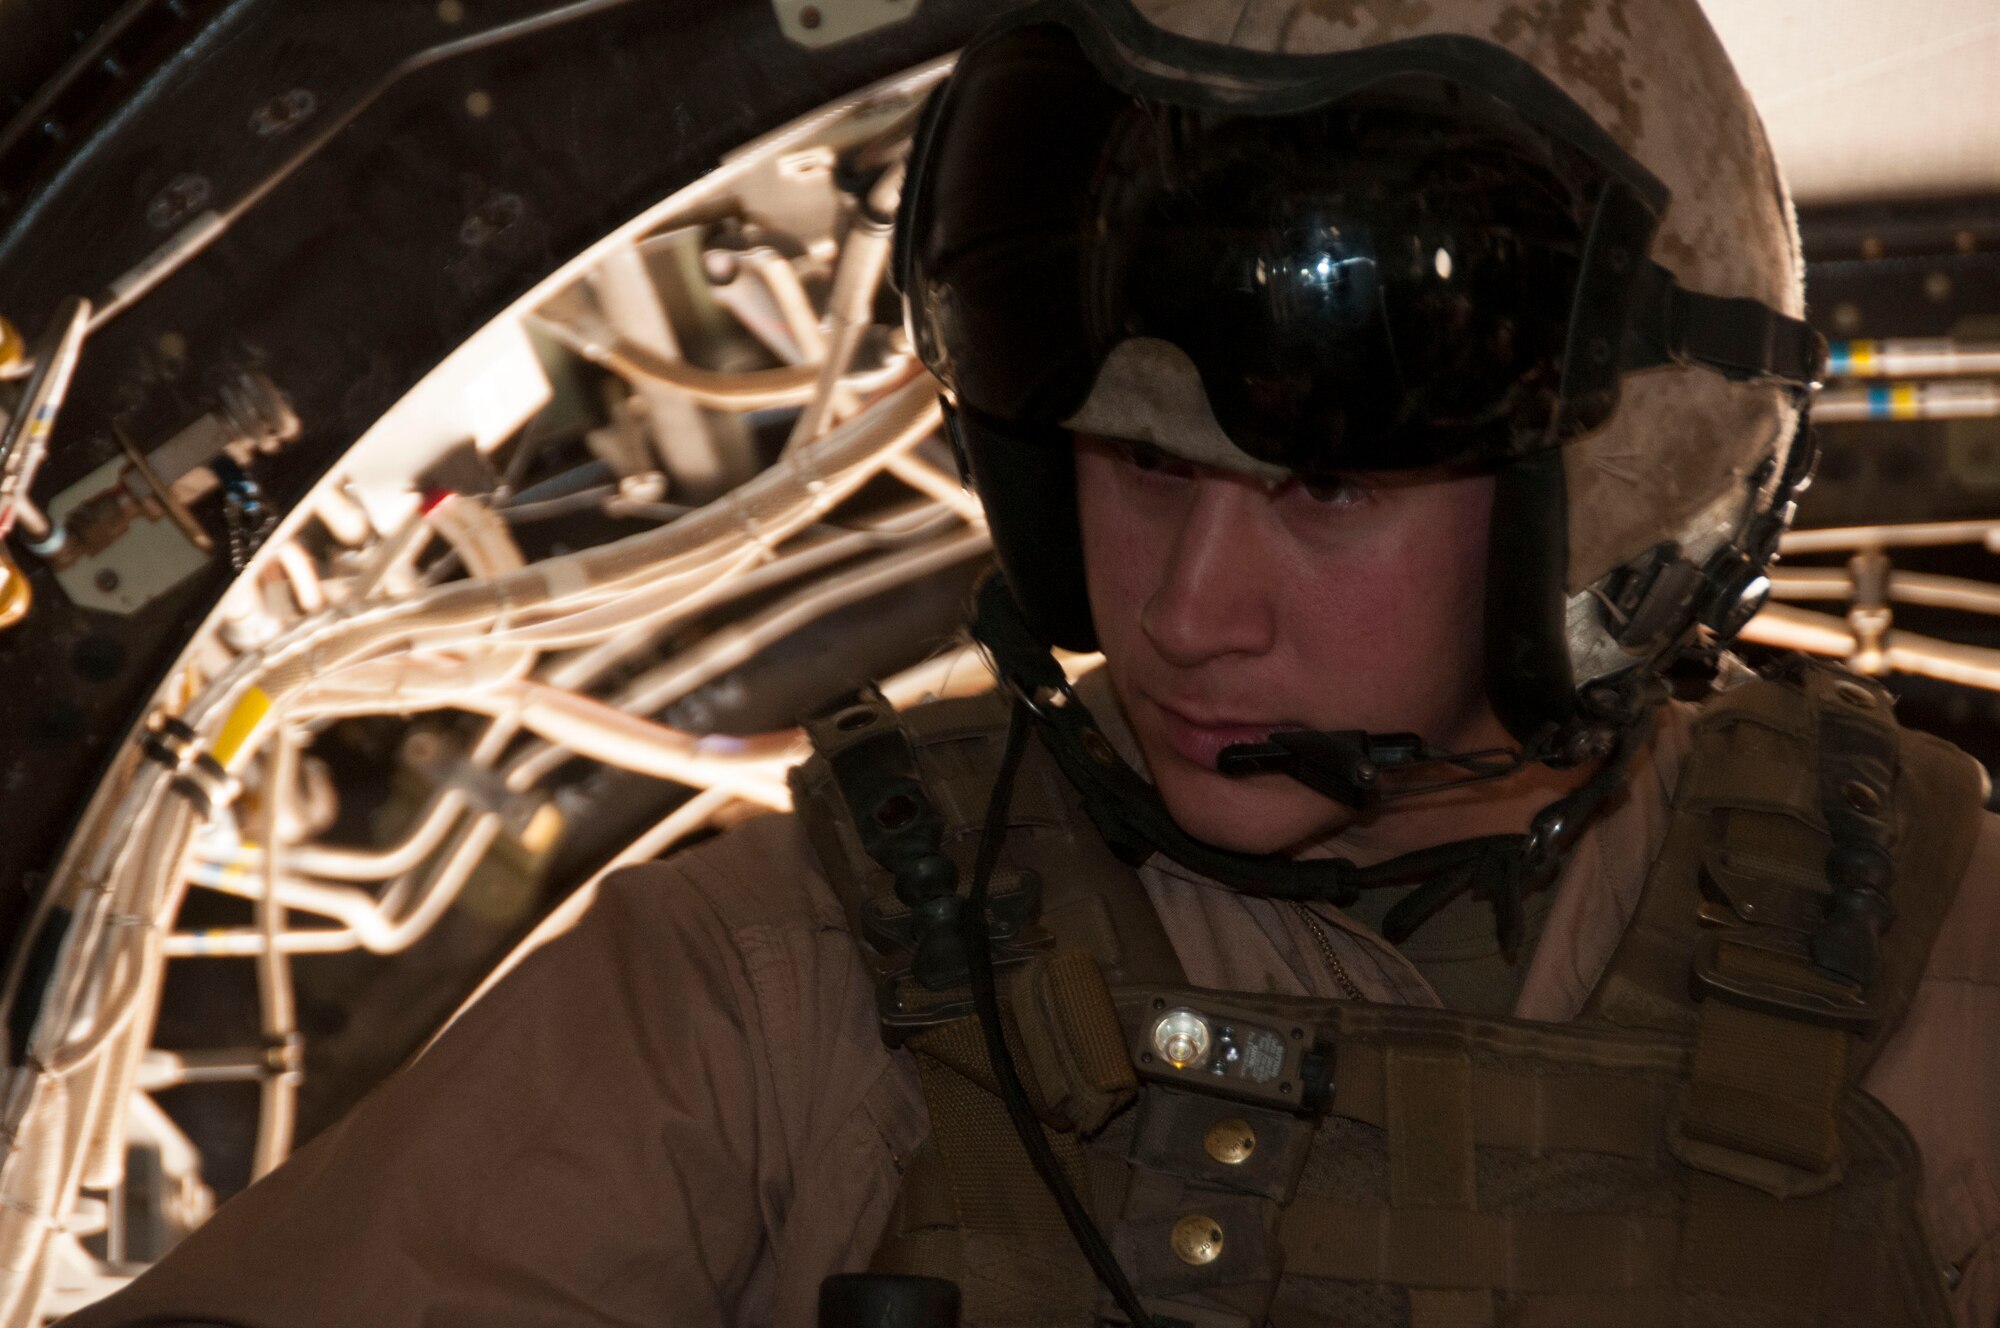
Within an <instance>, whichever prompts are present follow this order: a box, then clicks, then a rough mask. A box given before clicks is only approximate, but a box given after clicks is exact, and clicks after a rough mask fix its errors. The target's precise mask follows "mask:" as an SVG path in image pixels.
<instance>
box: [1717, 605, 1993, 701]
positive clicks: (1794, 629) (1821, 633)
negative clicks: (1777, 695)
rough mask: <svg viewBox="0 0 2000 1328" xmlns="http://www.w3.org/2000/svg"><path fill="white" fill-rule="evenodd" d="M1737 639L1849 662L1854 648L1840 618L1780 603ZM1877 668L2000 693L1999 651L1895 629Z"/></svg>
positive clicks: (1844, 624) (1753, 622)
mask: <svg viewBox="0 0 2000 1328" xmlns="http://www.w3.org/2000/svg"><path fill="white" fill-rule="evenodd" d="M1742 637H1743V639H1744V640H1745V641H1751V642H1754V643H1756V644H1758V645H1768V646H1778V647H1781V648H1784V649H1788V650H1803V651H1806V652H1807V653H1809V654H1814V655H1832V656H1834V657H1836V658H1840V659H1847V658H1850V657H1851V656H1852V655H1853V654H1854V652H1855V647H1856V645H1857V642H1856V641H1855V639H1854V634H1853V633H1852V632H1850V631H1849V630H1848V628H1847V624H1846V623H1844V622H1842V621H1841V620H1840V619H1838V618H1835V617H1833V616H1831V615H1829V614H1824V613H1814V612H1812V611H1811V610H1808V609H1795V608H1792V607H1790V606H1789V605H1784V604H1771V605H1767V606H1766V607H1765V608H1764V611H1763V612H1761V613H1759V614H1758V615H1757V616H1756V617H1755V618H1752V619H1751V620H1750V624H1749V626H1747V627H1745V628H1744V629H1743V633H1742ZM1882 666H1883V669H1884V671H1886V672H1890V673H1913V674H1917V675H1918V676H1920V677H1926V678H1938V679H1941V680H1943V681H1945V682H1955V683H1961V684H1963V685H1965V686H1967V687H1982V688H1985V689H1986V690H1988V691H2000V650H1989V649H1986V648H1984V647H1980V646H1966V645H1960V644H1958V643H1957V642H1955V641H1940V640H1938V639H1936V638H1935V637H1928V636H1918V635H1916V634H1915V633H1912V632H1901V631H1899V632H1893V633H1891V634H1890V636H1889V638H1888V640H1887V641H1886V642H1885V643H1884V645H1883V650H1882Z"/></svg>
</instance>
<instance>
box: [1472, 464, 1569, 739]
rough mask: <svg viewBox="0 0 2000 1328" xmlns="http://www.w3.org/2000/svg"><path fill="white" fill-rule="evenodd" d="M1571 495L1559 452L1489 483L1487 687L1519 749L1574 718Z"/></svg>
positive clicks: (1510, 468) (1504, 471)
mask: <svg viewBox="0 0 2000 1328" xmlns="http://www.w3.org/2000/svg"><path fill="white" fill-rule="evenodd" d="M1568 571H1569V498H1568V492H1567V487H1566V485H1565V484H1564V480H1563V459H1562V453H1561V452H1543V453H1540V454H1538V455H1535V456H1532V457H1527V458H1525V459H1523V460H1521V461H1517V462H1515V463H1514V464H1512V465H1510V466H1507V467H1505V468H1503V469H1502V470H1501V471H1500V472H1499V473H1498V475H1497V476H1496V479H1495V483H1494V486H1493V517H1492V534H1491V535H1490V536H1489V537H1488V541H1487V556H1486V626H1485V636H1486V691H1487V700H1488V701H1489V702H1490V703H1491V704H1492V706H1493V713H1494V714H1495V716H1497V717H1498V718H1499V720H1500V723H1501V724H1502V726H1504V727H1505V728H1506V730H1507V732H1508V733H1510V734H1511V735H1513V737H1514V738H1515V740H1516V741H1518V742H1520V743H1521V744H1522V745H1523V746H1533V745H1535V744H1537V743H1540V742H1543V741H1545V740H1547V739H1548V738H1549V737H1550V736H1551V735H1552V734H1554V733H1557V732H1560V731H1561V730H1563V729H1565V728H1567V727H1568V726H1569V725H1570V724H1572V723H1573V722H1574V721H1575V719H1576V694H1575V691H1574V687H1575V681H1574V678H1573V677H1572V673H1571V669H1570V655H1569V636H1568V631H1567V617H1566V615H1567V605H1566V602H1565V599H1564V594H1563V591H1564V586H1565V584H1566V581H1567V576H1568Z"/></svg>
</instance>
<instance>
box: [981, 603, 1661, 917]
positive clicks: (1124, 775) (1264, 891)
mask: <svg viewBox="0 0 2000 1328" xmlns="http://www.w3.org/2000/svg"><path fill="white" fill-rule="evenodd" d="M972 632H973V635H974V637H976V638H977V639H978V641H979V642H980V644H982V645H983V646H985V647H986V649H987V650H988V651H989V652H991V655H992V658H993V664H994V667H995V671H996V672H997V673H998V675H999V678H1000V683H1001V686H1002V687H1003V688H1005V689H1006V690H1007V691H1008V692H1010V693H1012V694H1013V695H1014V696H1016V697H1017V698H1019V699H1020V701H1021V703H1022V704H1024V705H1025V706H1026V707H1027V709H1028V711H1029V713H1030V714H1031V715H1032V716H1033V717H1034V719H1035V721H1036V722H1035V728H1036V731H1037V733H1038V734H1039V736H1040V738H1041V740H1042V742H1043V745H1044V746H1046V747H1047V748H1048V750H1049V752H1050V754H1051V755H1052V756H1054V758H1055V761H1056V764H1057V765H1058V766H1059V767H1060V768H1061V770H1062V773H1063V775H1064V776H1065V777H1066V778H1067V779H1068V780H1069V782H1070V784H1071V785H1072V786H1073V787H1074V788H1075V789H1076V790H1077V792H1078V794H1079V795H1080V796H1081V798H1082V802H1083V810H1084V812H1085V814H1087V815H1088V816H1089V817H1090V819H1091V821H1092V823H1093V824H1094V825H1095V826H1096V827H1097V830H1098V833H1099V834H1101V835H1103V837H1104V840H1105V843H1106V844H1108V845H1109V846H1110V847H1111V849H1112V851H1113V852H1115V853H1117V854H1118V855H1119V856H1120V857H1121V858H1123V859H1125V860H1126V861H1127V862H1130V863H1132V864H1133V865H1135V866H1136V865H1138V864H1139V863H1140V862H1143V861H1144V860H1145V859H1146V858H1148V857H1150V856H1152V855H1153V854H1155V853H1158V854H1161V855H1162V856H1164V857H1167V858H1170V859H1172V860H1173V861H1175V862H1177V863H1179V864H1181V865H1182V866H1183V867H1186V868H1187V869H1189V870H1190V871H1194V872H1198V873H1200V874H1201V875H1203V876H1205V877H1207V878H1208V879H1210V880H1212V881H1216V882H1218V883H1220V884H1222V885H1226V886H1228V887H1230V888H1231V889H1235V890H1239V891H1242V892H1243V893H1245V894H1250V895H1257V896H1261V897H1264V898H1271V899H1295V900H1301V901H1315V900H1316V901H1320V902H1323V903H1330V904H1334V905H1336V906H1340V907H1345V906H1346V905H1348V904H1352V903H1353V902H1354V901H1355V900H1356V899H1357V898H1358V897H1359V895H1360V892H1361V891H1362V890H1364V889H1368V888H1371V887H1374V886H1382V885H1414V886H1416V889H1414V890H1413V891H1411V893H1410V894H1409V895H1408V896H1407V897H1406V898H1404V899H1403V900H1401V901H1400V902H1399V903H1397V905H1396V906H1395V907H1394V908H1393V909H1391V910H1390V913H1389V916H1388V917H1386V918H1385V919H1384V920H1383V927H1382V934H1383V935H1384V936H1385V937H1387V938H1388V939H1389V940H1390V941H1392V942H1396V943H1401V942H1402V941H1403V940H1405V939H1406V938H1407V937H1408V936H1409V935H1410V934H1411V933H1412V932H1414V931H1415V930H1416V929H1417V928H1418V927H1420V926H1422V925H1423V923H1424V922H1425V921H1426V920H1427V919H1429V918H1430V917H1431V916H1432V915H1433V914H1435V913H1436V912H1437V911H1438V910H1439V909H1441V908H1443V907H1444V906H1445V905H1446V904H1448V903H1450V902H1451V901H1452V900H1453V899H1455V898H1457V897H1458V896H1459V895H1461V894H1465V893H1467V892H1470V893H1471V894H1472V895H1473V896H1474V897H1476V898H1479V899H1482V900H1485V901H1487V902H1488V903H1490V904H1491V905H1492V907H1493V917H1494V928H1495V931H1496V933H1497V935H1498V937H1499V940H1500V943H1501V946H1502V947H1503V949H1505V950H1507V951H1508V952H1509V953H1513V952H1515V950H1516V948H1517V947H1518V946H1519V944H1520V942H1521V940H1522V935H1523V915H1522V909H1521V898H1522V895H1523V894H1524V893H1525V891H1526V890H1530V889H1534V888H1536V887H1537V886H1539V885H1542V884H1546V883H1547V882H1549V881H1551V880H1553V879H1554V878H1555V875H1556V873H1557V872H1558V871H1559V870H1560V869H1561V867H1562V864H1563V862H1564V861H1565V860H1566V859H1567V858H1568V856H1569V851H1570V849H1571V848H1573V847H1574V846H1575V844H1576V841H1577V838H1578V836H1579V835H1580V834H1581V833H1582V830H1583V827H1584V826H1585V825H1586V824H1587V823H1588V822H1589V821H1590V819H1591V818H1592V816H1594V815H1595V814H1596V812H1597V811H1598V809H1599V808H1600V807H1602V805H1603V804H1604V802H1605V801H1606V800H1607V799H1608V798H1609V797H1610V796H1611V794H1612V793H1613V792H1615V791H1616V789H1617V788H1618V786H1619V785H1620V784H1621V783H1622V782H1623V780H1624V776H1625V770H1626V767H1627V765H1628V764H1629V763H1630V760H1631V757H1632V755H1633V753H1634V752H1635V751H1636V750H1637V748H1638V745H1639V742H1638V740H1639V738H1640V736H1641V735H1642V733H1643V732H1644V728H1645V726H1644V725H1643V724H1642V723H1641V722H1640V721H1641V720H1642V719H1643V718H1644V716H1645V713H1646V711H1645V710H1644V709H1639V710H1635V711H1634V712H1633V713H1632V714H1631V715H1630V716H1628V717H1627V718H1626V720H1625V721H1624V722H1622V723H1620V724H1619V725H1618V728H1617V736H1616V738H1615V741H1614V743H1613V745H1612V749H1611V752H1610V754H1609V755H1608V756H1606V757H1605V759H1604V761H1603V763H1602V764H1601V765H1600V766H1599V767H1598V769H1597V771H1596V772H1595V773H1594V774H1592V775H1591V776H1590V778H1589V779H1587V780H1586V781H1585V782H1584V783H1583V784H1582V785H1581V786H1580V787H1578V788H1576V789H1575V790H1573V791H1571V792H1570V793H1567V794H1565V795H1564V796H1562V797H1560V798H1557V799H1556V800H1555V801H1553V802H1551V803H1550V804H1549V805H1548V806H1546V807H1544V808H1542V809H1541V810H1540V811H1539V812H1537V813H1535V815H1534V817H1533V818H1532V819H1531V821H1530V822H1529V827H1528V830H1527V832H1526V833H1525V834H1499V835H1479V836H1475V837H1473V838H1469V839H1460V840H1454V841H1452V842H1450V843H1446V844H1436V845H1432V846H1429V847H1426V848H1420V849H1416V850H1415V851H1413V852H1409V853H1405V854H1403V855H1401V856H1400V857H1395V858H1391V859H1389V860H1388V861H1386V862H1379V863H1374V864H1372V865H1370V866H1367V867H1360V866H1357V865H1355V864H1354V863H1352V862H1349V861H1347V860H1346V859H1344V858H1302V859H1294V858H1292V857H1290V856H1289V855H1287V854H1284V853H1242V852H1237V851H1235V850H1231V849H1225V848H1220V847H1217V846H1216V845H1214V844H1210V843H1207V842H1205V841H1203V840H1200V839H1197V838H1195V837H1194V836H1193V835H1190V834H1189V833H1188V832H1187V831H1186V830H1183V829H1182V828H1181V826H1180V824H1179V822H1177V821H1175V820H1174V818H1173V814H1172V813H1171V812H1170V811H1169V810H1168V808H1167V805H1166V803H1165V802H1164V801H1163V800H1162V799H1161V797H1160V791H1159V790H1158V789H1157V788H1155V787H1154V786H1153V785H1152V784H1151V783H1150V782H1148V781H1147V780H1146V779H1145V778H1144V777H1142V776H1141V775H1140V774H1139V772H1138V771H1136V770H1134V769H1133V768H1132V767H1131V766H1129V765H1127V764H1126V763H1125V761H1124V759H1123V758H1121V757H1120V756H1119V755H1118V753H1117V752H1116V751H1115V750H1114V749H1113V748H1112V746H1111V743H1110V741H1109V740H1108V739H1106V738H1105V736H1104V734H1103V732H1102V731H1101V730H1099V729H1098V727H1097V725H1096V722H1095V721H1094V720H1092V718H1091V716H1090V711H1089V710H1088V709H1087V708H1086V707H1085V706H1084V704H1083V702H1082V701H1081V700H1079V699H1078V698H1077V696H1076V694H1075V693H1074V692H1072V691H1071V690H1070V687H1069V680H1068V679H1067V678H1066V677H1065V676H1064V675H1063V671H1062V668H1061V666H1060V665H1058V664H1057V663H1056V661H1055V658H1054V657H1053V656H1052V655H1051V654H1050V653H1049V648H1048V645H1047V644H1046V643H1045V642H1044V641H1042V640H1041V638H1039V637H1038V636H1036V635H1035V633H1034V631H1033V629H1032V628H1030V627H1029V626H1028V623H1027V621H1026V619H1025V618H1024V617H1023V616H1022V614H1021V609H1020V606H1019V605H1018V604H1017V603H1016V602H1015V600H1014V593H1013V591H1011V590H1010V589H1008V587H1007V583H1006V582H1005V581H1004V580H1003V579H1002V578H1001V577H999V576H997V575H995V576H990V577H988V578H987V579H986V581H985V583H984V584H983V585H981V586H980V588H979V593H978V601H977V607H976V609H975V612H974V615H973V622H972ZM1246 748H1247V749H1248V752H1247V754H1246V753H1245V751H1244V749H1246ZM1268 749H1275V751H1271V750H1268ZM1231 758H1236V759H1238V760H1247V762H1248V764H1247V766H1246V767H1244V768H1240V769H1239V770H1236V771H1229V772H1227V773H1247V772H1248V771H1250V770H1256V769H1269V770H1280V771H1282V772H1283V773H1285V774H1288V775H1290V776H1292V777H1293V778H1295V779H1298V780H1299V781H1300V782H1301V783H1304V784H1306V785H1307V787H1310V788H1314V789H1317V790H1318V791H1320V792H1324V793H1326V794H1327V796H1329V797H1334V798H1337V799H1339V800H1340V801H1342V802H1346V803H1347V805H1349V806H1362V805H1366V804H1367V800H1368V799H1369V797H1371V796H1372V797H1373V798H1374V799H1375V800H1386V799H1390V798H1395V797H1407V796H1412V795H1413V794H1415V793H1417V792H1421V791H1427V790H1429V789H1435V788H1446V787H1454V786H1456V785H1459V784H1470V783H1478V782H1481V781H1484V780H1488V779H1498V778H1500V777H1502V776H1504V775H1506V774H1508V773H1511V772H1512V771H1514V770H1518V769H1519V768H1521V767H1522V766H1524V765H1526V764H1527V763H1528V762H1529V761H1531V760H1538V759H1541V758H1540V757H1539V756H1538V755H1537V754H1536V753H1535V752H1534V751H1532V750H1530V751H1519V752H1517V751H1512V750H1509V749H1505V748H1499V749H1494V750H1491V751H1483V752H1457V753H1438V752H1434V751H1432V750H1431V749H1429V748H1427V747H1425V746H1424V744H1423V743H1422V742H1421V741H1420V740H1419V739H1417V738H1416V737H1415V736H1414V735H1411V734H1368V733H1362V732H1355V731H1334V732H1331V733H1315V732H1282V731H1281V732H1277V733H1273V734H1271V735H1270V737H1269V739H1268V740H1267V741H1265V742H1263V743H1243V744H1238V745H1237V746H1235V747H1231V748H1225V749H1224V750H1223V753H1222V757H1221V760H1222V761H1228V760H1230V759H1231ZM1260 763H1261V764H1260ZM1431 766H1456V767H1458V768H1459V769H1461V770H1463V771H1464V772H1465V773H1464V775H1463V776H1461V777H1460V778H1456V779H1448V780H1439V781H1433V782H1431V783H1429V784H1425V785H1419V786H1415V787H1411V788H1394V789H1389V790H1386V791H1383V790H1381V789H1380V786H1379V784H1378V782H1377V781H1379V780H1380V779H1381V777H1382V774H1383V772H1384V771H1385V770H1387V771H1397V772H1406V771H1413V770H1419V769H1423V768H1426V767H1431ZM1322 784H1324V785H1325V786H1326V787H1323V788H1322V787H1321V785H1322ZM1336 790H1339V791H1338V792H1336ZM1342 793H1345V794H1346V795H1347V796H1346V797H1342V796H1341V794H1342ZM1356 797H1359V798H1362V799H1363V801H1361V802H1349V801H1348V799H1349V798H1356Z"/></svg>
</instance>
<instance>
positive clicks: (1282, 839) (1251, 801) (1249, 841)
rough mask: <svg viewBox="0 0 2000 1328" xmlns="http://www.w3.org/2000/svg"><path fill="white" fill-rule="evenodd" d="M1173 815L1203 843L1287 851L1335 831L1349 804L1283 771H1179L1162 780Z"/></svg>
mask: <svg viewBox="0 0 2000 1328" xmlns="http://www.w3.org/2000/svg"><path fill="white" fill-rule="evenodd" d="M1159 788H1160V796H1161V798H1162V800H1163V801H1165V803H1166V804H1167V810H1168V812H1170V813H1172V815H1173V818H1174V821H1175V822H1176V823H1177V824H1178V825H1179V826H1180V827H1181V829H1183V830H1185V831H1187V832H1188V833H1189V834H1190V835H1193V836H1194V837H1195V838H1196V839H1199V840H1201V841H1203V842H1204V843H1208V844H1213V845H1214V846H1215V847H1217V848H1226V849H1229V850H1232V851H1233V852H1237V853H1283V852H1287V851H1290V850H1293V849H1298V848H1302V847H1304V846H1305V845H1306V844H1309V843H1311V842H1313V841H1314V840H1317V839H1322V838H1324V837H1325V836H1327V835H1329V834H1332V833H1334V832H1335V831H1337V830H1340V829H1342V828H1343V827H1345V826H1346V825H1348V824H1349V823H1350V822H1351V821H1353V819H1354V813H1353V812H1352V811H1350V810H1349V809H1347V808H1345V807H1342V806H1340V805H1339V804H1337V803H1334V802H1331V801H1329V800H1328V799H1326V798H1322V797H1320V796H1319V795H1318V794H1316V793H1314V792H1313V791H1312V790H1310V789H1307V788H1303V787H1301V786H1300V785H1298V784H1296V783H1294V782H1293V781H1291V780H1289V779H1286V778H1285V777H1284V776H1282V775H1259V776H1253V777H1250V778H1247V779H1230V778H1228V777H1226V776H1223V775H1219V774H1203V773H1200V772H1190V773H1187V774H1181V773H1179V772H1175V773H1173V774H1168V775H1166V776H1165V777H1164V778H1163V779H1161V780H1160V783H1159Z"/></svg>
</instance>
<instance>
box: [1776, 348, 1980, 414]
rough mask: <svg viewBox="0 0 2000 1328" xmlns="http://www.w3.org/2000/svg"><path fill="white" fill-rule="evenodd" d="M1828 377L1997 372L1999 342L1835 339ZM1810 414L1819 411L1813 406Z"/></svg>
mask: <svg viewBox="0 0 2000 1328" xmlns="http://www.w3.org/2000/svg"><path fill="white" fill-rule="evenodd" d="M1826 372H1827V376H1828V377H1830V378H1960V377H1965V376H1968V375H1971V374H2000V341H1954V340H1952V339H1951V338H1950V337H1891V338H1888V339H1886V340H1876V341H1870V340H1857V341H1835V342H1831V343H1829V344H1828V346H1827V348H1826ZM1813 413H1814V414H1815V415H1817V414H1818V413H1819V411H1818V408H1817V407H1815V408H1814V411H1813Z"/></svg>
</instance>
